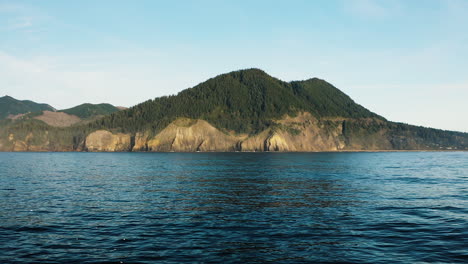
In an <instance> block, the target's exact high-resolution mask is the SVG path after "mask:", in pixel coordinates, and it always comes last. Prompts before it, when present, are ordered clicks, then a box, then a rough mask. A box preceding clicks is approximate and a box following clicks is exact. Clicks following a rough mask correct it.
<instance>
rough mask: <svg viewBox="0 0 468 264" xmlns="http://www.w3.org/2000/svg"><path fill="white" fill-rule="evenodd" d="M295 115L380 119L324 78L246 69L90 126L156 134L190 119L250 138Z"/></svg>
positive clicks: (149, 102)
mask: <svg viewBox="0 0 468 264" xmlns="http://www.w3.org/2000/svg"><path fill="white" fill-rule="evenodd" d="M299 111H307V112H310V113H312V114H313V115H315V116H317V117H345V118H379V119H383V118H382V117H380V116H378V115H376V114H374V113H372V112H370V111H369V110H367V109H365V108H364V107H362V106H360V105H358V104H356V103H355V102H354V101H353V100H352V99H351V98H349V97H348V96H347V95H346V94H344V93H343V92H341V91H340V90H338V89H337V88H335V87H333V86H332V85H331V84H329V83H327V82H325V81H323V80H319V79H310V80H307V81H295V82H290V83H288V82H284V81H281V80H278V79H276V78H273V77H271V76H269V75H268V74H266V73H265V72H263V71H262V70H259V69H248V70H240V71H234V72H230V73H227V74H222V75H219V76H217V77H215V78H212V79H209V80H207V81H206V82H203V83H201V84H199V85H197V86H195V87H193V88H189V89H186V90H184V91H181V92H180V93H178V94H177V95H173V96H164V97H159V98H156V99H154V100H149V101H147V102H144V103H142V104H139V105H137V106H134V107H132V108H130V109H128V110H126V111H122V112H117V113H114V114H112V115H111V116H108V117H106V118H104V119H101V120H99V121H98V122H97V123H94V124H92V126H95V127H96V128H110V129H119V128H120V129H123V130H124V131H127V132H135V131H142V130H145V129H149V130H151V131H159V130H161V129H162V128H164V127H165V126H167V125H168V124H169V123H170V122H172V121H173V120H175V119H176V118H178V117H189V118H195V119H203V120H206V121H208V122H209V123H211V124H213V125H215V126H216V127H218V128H221V129H225V130H228V131H235V132H238V133H249V134H254V133H258V132H260V131H262V130H264V129H266V128H267V127H269V126H270V125H272V120H273V119H278V118H281V117H283V116H284V115H285V114H289V115H295V114H297V112H299Z"/></svg>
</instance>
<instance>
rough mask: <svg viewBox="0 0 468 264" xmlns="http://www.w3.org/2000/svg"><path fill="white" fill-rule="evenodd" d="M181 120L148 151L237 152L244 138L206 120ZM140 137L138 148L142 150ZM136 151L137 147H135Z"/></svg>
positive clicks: (158, 137) (168, 128) (149, 141)
mask: <svg viewBox="0 0 468 264" xmlns="http://www.w3.org/2000/svg"><path fill="white" fill-rule="evenodd" d="M187 121H188V120H187V119H179V120H176V121H175V122H173V123H171V124H170V125H169V126H167V127H166V128H165V129H163V130H162V131H161V132H160V133H159V134H157V135H156V136H155V137H153V138H151V139H149V140H148V141H147V143H146V146H147V150H148V151H180V152H193V151H235V150H236V146H237V144H238V142H239V141H240V140H242V139H243V137H242V136H233V135H229V134H226V133H223V132H221V131H220V130H218V129H217V128H215V127H213V126H212V125H210V124H209V123H208V122H206V121H204V120H192V122H187ZM142 138H144V136H139V138H138V140H137V139H136V138H135V142H137V141H138V145H137V144H135V146H136V147H138V148H141V146H142V142H140V139H142ZM138 148H137V149H138ZM134 149H135V147H134Z"/></svg>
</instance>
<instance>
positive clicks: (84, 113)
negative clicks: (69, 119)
mask: <svg viewBox="0 0 468 264" xmlns="http://www.w3.org/2000/svg"><path fill="white" fill-rule="evenodd" d="M118 111H120V110H119V109H118V108H117V107H115V106H113V105H111V104H81V105H78V106H75V107H73V108H69V109H64V110H60V111H59V112H64V113H67V114H70V115H75V116H78V117H79V118H82V119H88V118H92V117H95V116H101V115H108V114H112V113H114V112H118Z"/></svg>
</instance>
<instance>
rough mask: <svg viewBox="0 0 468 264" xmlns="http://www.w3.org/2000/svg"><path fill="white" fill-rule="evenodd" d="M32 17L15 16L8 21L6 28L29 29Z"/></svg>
mask: <svg viewBox="0 0 468 264" xmlns="http://www.w3.org/2000/svg"><path fill="white" fill-rule="evenodd" d="M33 20H34V19H33V18H32V17H17V18H14V19H11V20H10V21H9V22H8V25H7V28H8V29H9V30H19V29H29V28H31V27H33Z"/></svg>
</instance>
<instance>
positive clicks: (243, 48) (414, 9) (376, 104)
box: [0, 0, 468, 132]
mask: <svg viewBox="0 0 468 264" xmlns="http://www.w3.org/2000/svg"><path fill="white" fill-rule="evenodd" d="M466 14H468V0H441V1H431V0H419V1H418V0H414V1H407V0H401V1H400V0H387V1H378V0H341V1H340V0H337V1H330V0H324V1H307V0H303V1H294V0H288V1H286V0H284V1H272V0H269V1H255V0H250V1H240V0H232V1H220V0H218V1H214V0H213V1H203V0H196V1H195V0H194V1H188V0H187V1H182V0H181V1H154V0H153V1H151V0H148V1H116V0H112V1H110V0H109V1H103V0H100V1H81V0H80V1H52V0H50V1H17V0H15V1H13V0H11V1H8V0H0V96H3V95H6V94H8V95H11V96H13V97H15V98H18V99H31V100H34V101H38V102H46V103H49V104H51V105H53V106H54V107H56V108H67V107H71V106H74V105H77V104H80V103H83V102H91V103H100V102H109V103H112V104H115V105H123V106H131V105H135V104H137V103H139V102H142V101H145V100H147V99H150V98H154V97H158V96H161V95H168V94H175V93H177V92H179V91H181V90H183V89H185V88H188V87H192V86H194V85H196V84H198V83H200V82H203V81H204V80H206V79H208V78H210V77H214V76H215V75H218V74H221V73H225V72H229V71H232V70H237V69H242V68H252V67H255V68H261V69H263V70H265V71H266V72H267V73H269V74H271V75H273V76H275V77H278V78H280V79H282V80H285V81H290V80H298V79H308V78H311V77H319V78H322V79H325V80H327V81H328V82H330V83H332V84H334V85H335V86H336V87H338V88H339V89H341V90H342V91H344V92H345V93H347V94H348V95H350V96H351V97H352V98H353V99H354V100H355V101H356V102H358V103H360V104H362V105H364V106H365V107H367V108H369V109H370V110H372V111H374V112H377V113H378V114H381V115H383V116H385V117H386V118H388V119H389V120H393V121H401V122H406V123H411V124H416V125H424V126H430V127H436V128H442V129H449V130H458V131H465V132H468V117H467V116H468V103H467V100H468V16H467V15H466Z"/></svg>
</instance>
